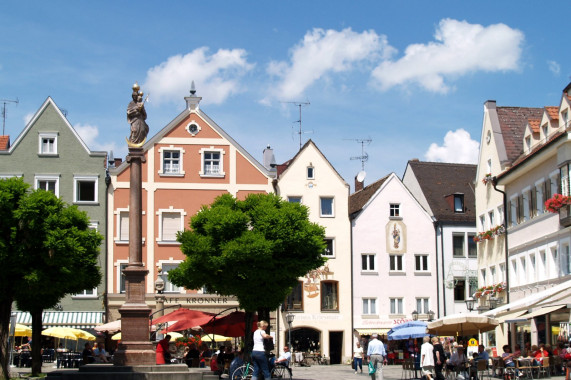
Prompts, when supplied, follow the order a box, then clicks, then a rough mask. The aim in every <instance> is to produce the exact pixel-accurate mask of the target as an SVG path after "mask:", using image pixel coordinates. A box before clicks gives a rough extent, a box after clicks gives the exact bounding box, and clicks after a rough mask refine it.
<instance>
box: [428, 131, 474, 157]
mask: <svg viewBox="0 0 571 380" xmlns="http://www.w3.org/2000/svg"><path fill="white" fill-rule="evenodd" d="M479 149H480V143H478V142H477V141H475V140H472V139H471V138H470V134H469V133H468V132H467V131H466V130H464V129H462V128H460V129H457V130H456V131H448V132H447V133H446V136H444V145H442V146H438V144H436V143H432V144H430V147H429V148H428V151H427V152H426V153H425V154H424V157H425V158H426V160H428V161H436V162H455V163H462V164H477V163H478V152H479Z"/></svg>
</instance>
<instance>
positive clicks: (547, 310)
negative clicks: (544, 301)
mask: <svg viewBox="0 0 571 380" xmlns="http://www.w3.org/2000/svg"><path fill="white" fill-rule="evenodd" d="M566 306H567V305H554V306H544V307H542V308H540V309H538V310H535V311H532V312H531V313H529V314H524V315H522V316H521V317H522V318H526V319H531V318H533V317H538V316H540V315H545V314H549V313H551V312H554V311H555V310H559V309H563V308H564V307H566Z"/></svg>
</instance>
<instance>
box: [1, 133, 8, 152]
mask: <svg viewBox="0 0 571 380" xmlns="http://www.w3.org/2000/svg"><path fill="white" fill-rule="evenodd" d="M9 147H10V136H0V150H8V148H9Z"/></svg>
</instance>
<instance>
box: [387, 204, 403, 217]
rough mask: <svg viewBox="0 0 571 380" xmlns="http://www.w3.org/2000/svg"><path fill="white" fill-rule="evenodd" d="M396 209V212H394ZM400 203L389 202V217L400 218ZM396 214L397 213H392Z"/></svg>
mask: <svg viewBox="0 0 571 380" xmlns="http://www.w3.org/2000/svg"><path fill="white" fill-rule="evenodd" d="M395 211H396V212H395ZM400 211H401V210H400V203H389V218H398V219H400V218H401V213H400ZM393 214H398V215H393Z"/></svg>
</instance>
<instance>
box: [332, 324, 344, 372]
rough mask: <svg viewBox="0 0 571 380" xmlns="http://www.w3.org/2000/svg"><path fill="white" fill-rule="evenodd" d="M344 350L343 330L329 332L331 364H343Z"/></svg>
mask: <svg viewBox="0 0 571 380" xmlns="http://www.w3.org/2000/svg"><path fill="white" fill-rule="evenodd" d="M342 351H343V331H330V332H329V359H330V360H331V364H341V356H342Z"/></svg>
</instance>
